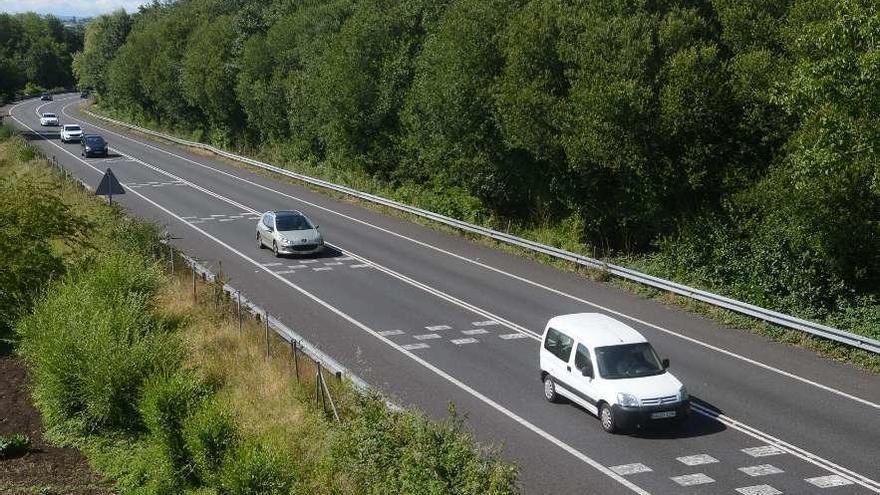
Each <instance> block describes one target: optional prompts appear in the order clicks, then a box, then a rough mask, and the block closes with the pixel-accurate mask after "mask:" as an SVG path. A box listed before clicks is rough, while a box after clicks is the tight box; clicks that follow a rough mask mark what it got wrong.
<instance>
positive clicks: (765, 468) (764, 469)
mask: <svg viewBox="0 0 880 495" xmlns="http://www.w3.org/2000/svg"><path fill="white" fill-rule="evenodd" d="M737 469H738V470H739V471H742V472H744V473H746V474H747V475H749V476H767V475H770V474H779V473H784V472H785V471H783V470H781V469H779V468H778V467H776V466H774V465H772V464H761V465H758V466H748V467H741V468H737Z"/></svg>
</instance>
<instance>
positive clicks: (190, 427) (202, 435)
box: [183, 400, 238, 485]
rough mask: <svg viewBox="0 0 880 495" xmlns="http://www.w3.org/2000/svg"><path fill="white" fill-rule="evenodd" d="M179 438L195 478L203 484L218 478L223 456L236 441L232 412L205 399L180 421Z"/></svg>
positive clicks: (234, 445) (212, 482)
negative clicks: (190, 459) (181, 432)
mask: <svg viewBox="0 0 880 495" xmlns="http://www.w3.org/2000/svg"><path fill="white" fill-rule="evenodd" d="M183 438H184V442H185V445H186V450H187V452H189V454H190V456H191V458H192V463H193V467H194V469H195V474H196V476H197V477H198V479H199V481H201V482H202V483H203V484H206V485H214V484H216V483H217V482H219V479H218V475H217V473H218V471H219V470H220V467H221V465H222V463H223V459H224V457H225V456H226V454H227V453H228V452H229V451H230V450H232V449H234V448H235V447H236V445H237V442H238V433H237V431H236V425H235V422H234V421H233V419H232V416H231V415H230V414H229V413H227V412H226V411H225V410H224V409H223V408H222V406H221V405H220V404H219V403H218V402H216V401H215V400H207V401H205V402H204V403H203V404H202V405H201V406H200V407H199V408H198V410H196V411H195V413H194V414H193V415H191V416H190V417H189V418H187V419H186V420H185V421H184V427H183Z"/></svg>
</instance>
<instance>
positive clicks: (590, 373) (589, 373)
mask: <svg viewBox="0 0 880 495" xmlns="http://www.w3.org/2000/svg"><path fill="white" fill-rule="evenodd" d="M581 374H582V375H584V376H587V377H590V378H593V369H592V368H591V367H589V366H584V368H583V369H581Z"/></svg>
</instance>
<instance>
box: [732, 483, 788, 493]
mask: <svg viewBox="0 0 880 495" xmlns="http://www.w3.org/2000/svg"><path fill="white" fill-rule="evenodd" d="M736 491H737V492H739V493H741V494H742V495H782V492H780V491H779V490H777V489H776V488H773V487H772V486H770V485H755V486H744V487H742V488H737V489H736Z"/></svg>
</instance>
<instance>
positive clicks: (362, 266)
mask: <svg viewBox="0 0 880 495" xmlns="http://www.w3.org/2000/svg"><path fill="white" fill-rule="evenodd" d="M349 266H350V267H351V268H369V267H370V265H368V264H366V263H359V264H357V265H349Z"/></svg>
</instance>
